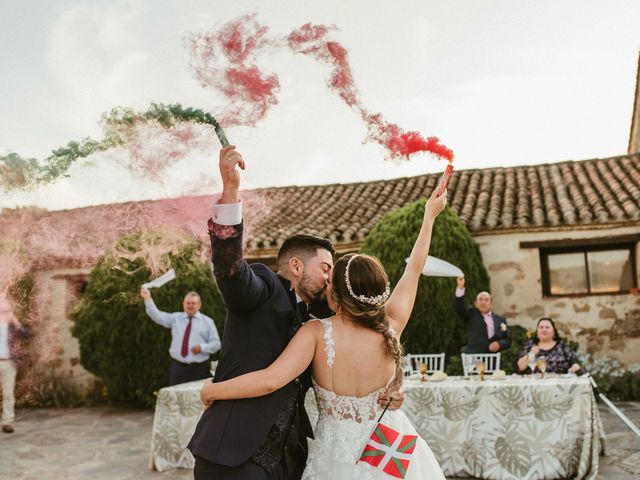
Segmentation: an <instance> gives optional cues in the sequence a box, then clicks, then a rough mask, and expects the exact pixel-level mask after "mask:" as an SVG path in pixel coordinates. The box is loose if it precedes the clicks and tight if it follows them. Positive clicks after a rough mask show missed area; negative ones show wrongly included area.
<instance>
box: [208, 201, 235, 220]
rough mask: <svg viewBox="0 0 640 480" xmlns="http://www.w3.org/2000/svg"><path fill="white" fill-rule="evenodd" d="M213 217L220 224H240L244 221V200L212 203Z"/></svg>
mask: <svg viewBox="0 0 640 480" xmlns="http://www.w3.org/2000/svg"><path fill="white" fill-rule="evenodd" d="M211 219H212V220H213V221H214V222H215V223H217V224H218V225H238V224H240V223H242V200H241V201H239V202H238V203H214V204H212V205H211Z"/></svg>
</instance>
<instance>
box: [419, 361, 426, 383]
mask: <svg viewBox="0 0 640 480" xmlns="http://www.w3.org/2000/svg"><path fill="white" fill-rule="evenodd" d="M420 381H421V382H426V381H427V364H426V363H421V364H420Z"/></svg>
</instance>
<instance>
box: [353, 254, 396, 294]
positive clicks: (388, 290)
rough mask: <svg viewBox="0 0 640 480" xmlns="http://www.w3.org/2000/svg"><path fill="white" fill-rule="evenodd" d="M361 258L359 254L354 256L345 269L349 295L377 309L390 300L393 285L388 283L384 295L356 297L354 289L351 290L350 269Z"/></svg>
mask: <svg viewBox="0 0 640 480" xmlns="http://www.w3.org/2000/svg"><path fill="white" fill-rule="evenodd" d="M359 256H360V255H358V254H355V255H353V256H352V257H351V258H350V259H349V261H348V262H347V267H346V268H345V271H344V280H345V282H346V284H347V290H349V295H351V296H352V297H353V298H355V299H356V300H358V301H360V302H363V303H368V304H369V305H373V306H375V307H380V306H382V305H383V304H384V303H385V302H386V301H387V300H388V299H389V295H391V285H390V284H389V282H387V288H385V290H384V292H383V293H381V294H380V295H374V296H371V297H367V296H365V295H356V294H355V293H354V291H353V288H351V282H350V281H349V267H350V266H351V262H353V259H354V258H356V257H359Z"/></svg>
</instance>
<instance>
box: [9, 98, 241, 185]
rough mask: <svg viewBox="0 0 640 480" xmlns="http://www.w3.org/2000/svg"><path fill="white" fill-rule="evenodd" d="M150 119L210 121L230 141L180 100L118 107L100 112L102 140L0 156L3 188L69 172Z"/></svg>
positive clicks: (198, 111)
mask: <svg viewBox="0 0 640 480" xmlns="http://www.w3.org/2000/svg"><path fill="white" fill-rule="evenodd" d="M150 122H156V123H158V124H159V125H161V126H162V127H164V128H171V127H174V126H176V125H178V124H181V123H185V122H186V123H199V124H205V125H211V126H212V127H213V128H214V129H215V132H216V134H217V135H218V138H219V139H220V143H221V144H222V146H226V145H228V144H229V142H228V140H227V138H226V136H225V134H224V131H223V130H222V128H221V127H220V124H219V123H218V121H217V120H216V119H215V118H214V117H213V115H211V114H210V113H208V112H205V111H204V110H201V109H195V108H192V107H183V106H182V105H180V104H179V103H174V104H171V105H164V104H162V103H152V104H151V106H150V107H149V109H148V110H147V111H145V112H136V111H135V110H133V109H131V108H127V107H116V108H114V109H112V110H111V111H110V112H108V113H104V114H102V116H101V119H100V124H101V126H102V129H103V133H104V135H103V138H102V140H94V139H92V138H90V137H87V138H84V139H82V140H80V141H79V142H76V141H72V142H69V143H68V144H67V145H65V146H64V147H61V148H58V149H56V150H53V151H52V152H51V154H50V155H49V156H48V157H46V158H45V159H44V160H42V161H38V160H36V159H34V158H23V157H21V156H20V155H18V154H17V153H9V154H8V155H2V156H0V188H2V189H4V190H5V191H11V190H27V189H30V188H34V187H37V186H39V185H43V184H47V183H52V182H54V181H55V180H56V179H58V178H59V177H65V176H68V175H67V174H66V172H67V171H68V170H69V168H70V167H71V166H72V165H73V164H74V163H75V162H76V161H78V160H79V159H82V158H86V157H88V156H90V155H92V154H94V153H98V152H103V151H105V150H109V149H110V148H114V147H121V146H126V145H127V144H128V143H129V142H130V141H131V140H132V139H133V136H134V132H135V127H136V126H137V125H140V124H142V123H150Z"/></svg>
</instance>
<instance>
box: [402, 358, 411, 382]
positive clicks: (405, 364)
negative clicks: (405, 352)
mask: <svg viewBox="0 0 640 480" xmlns="http://www.w3.org/2000/svg"><path fill="white" fill-rule="evenodd" d="M412 370H413V367H412V365H411V359H410V358H409V357H407V356H404V357H402V373H404V376H405V377H410V376H411V371H412Z"/></svg>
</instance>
